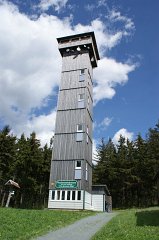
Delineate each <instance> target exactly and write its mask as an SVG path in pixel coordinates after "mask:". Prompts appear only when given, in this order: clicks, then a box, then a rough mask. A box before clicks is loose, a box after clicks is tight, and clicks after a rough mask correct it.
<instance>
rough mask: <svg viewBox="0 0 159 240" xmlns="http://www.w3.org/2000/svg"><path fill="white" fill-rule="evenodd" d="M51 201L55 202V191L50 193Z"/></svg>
mask: <svg viewBox="0 0 159 240" xmlns="http://www.w3.org/2000/svg"><path fill="white" fill-rule="evenodd" d="M52 200H55V191H52Z"/></svg>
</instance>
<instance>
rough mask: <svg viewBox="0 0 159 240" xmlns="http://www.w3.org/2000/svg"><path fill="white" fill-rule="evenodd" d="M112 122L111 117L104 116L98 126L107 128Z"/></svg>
mask: <svg viewBox="0 0 159 240" xmlns="http://www.w3.org/2000/svg"><path fill="white" fill-rule="evenodd" d="M111 122H112V118H109V117H105V118H104V119H103V121H102V122H101V123H100V124H98V127H102V128H107V127H108V126H109V125H110V124H111Z"/></svg>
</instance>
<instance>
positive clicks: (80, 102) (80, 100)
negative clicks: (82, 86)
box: [78, 93, 84, 108]
mask: <svg viewBox="0 0 159 240" xmlns="http://www.w3.org/2000/svg"><path fill="white" fill-rule="evenodd" d="M78 108H84V93H81V94H79V95H78Z"/></svg>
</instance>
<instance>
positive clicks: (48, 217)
mask: <svg viewBox="0 0 159 240" xmlns="http://www.w3.org/2000/svg"><path fill="white" fill-rule="evenodd" d="M93 214H95V213H92V212H89V211H58V210H56V211H53V210H24V209H13V208H0V239H2V240H7V239H12V240H14V239H16V240H25V239H32V237H36V236H40V235H43V234H45V233H46V232H48V231H49V230H55V229H58V228H61V227H63V226H66V225H68V224H71V223H73V222H75V221H76V220H79V219H81V218H83V217H87V216H90V215H93Z"/></svg>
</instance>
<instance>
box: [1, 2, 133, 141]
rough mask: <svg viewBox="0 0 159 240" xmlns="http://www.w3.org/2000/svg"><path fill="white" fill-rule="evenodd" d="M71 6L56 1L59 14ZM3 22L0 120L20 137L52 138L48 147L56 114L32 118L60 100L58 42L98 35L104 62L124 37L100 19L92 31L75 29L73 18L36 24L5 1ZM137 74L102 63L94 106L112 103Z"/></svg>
mask: <svg viewBox="0 0 159 240" xmlns="http://www.w3.org/2000/svg"><path fill="white" fill-rule="evenodd" d="M44 2H45V3H46V4H47V3H48V4H49V3H51V1H43V3H44ZM66 2H67V1H52V3H53V4H54V6H55V7H56V9H57V10H58V6H59V9H60V6H61V7H62V6H64V5H65V4H66ZM41 3H42V1H41ZM56 4H57V5H56ZM60 4H61V5H60ZM48 6H49V5H48ZM0 18H1V21H0V33H1V34H0V52H1V54H0V118H1V119H3V121H4V122H5V123H6V124H9V125H10V126H11V127H12V128H13V130H14V132H15V133H17V134H20V133H22V132H25V133H26V134H28V133H30V131H33V130H34V131H36V132H37V134H38V136H40V137H41V138H42V139H44V138H47V136H48V141H49V140H50V136H51V135H52V129H53V128H54V127H53V126H54V117H55V113H54V114H53V113H50V114H48V115H46V116H45V115H42V116H41V115H39V116H36V117H32V115H31V113H33V112H34V110H35V109H37V108H38V109H40V108H42V107H44V106H45V105H47V99H48V97H49V96H51V97H52V95H53V94H55V89H56V87H57V86H58V84H59V80H60V71H61V56H60V54H59V52H58V47H57V41H56V38H57V37H60V36H65V35H71V34H76V33H81V32H86V31H92V30H94V31H95V34H96V38H97V44H98V47H99V51H100V55H101V56H102V55H103V53H104V51H105V49H110V48H112V47H114V46H115V45H117V44H118V43H119V41H120V39H121V38H122V37H123V34H122V33H120V31H117V32H116V33H114V34H110V33H109V32H108V31H107V29H106V28H105V25H104V23H103V22H102V21H101V20H100V19H95V20H94V21H92V22H91V23H90V25H82V24H77V25H75V26H72V22H71V18H69V17H68V18H65V19H59V18H58V17H56V16H53V15H51V16H49V15H46V14H45V15H40V16H39V17H38V18H36V19H31V18H30V17H28V16H27V15H25V14H22V13H20V12H19V10H18V8H16V7H15V6H14V5H13V4H11V3H7V2H5V1H0ZM134 69H135V66H134V65H133V64H131V65H128V64H122V63H118V62H116V61H115V60H113V59H107V58H103V59H101V60H100V61H99V67H98V68H97V70H96V71H95V83H96V86H95V88H94V98H95V102H96V103H97V102H98V101H100V100H102V99H105V98H112V97H113V96H114V94H115V90H114V87H115V86H116V84H123V83H125V82H127V81H128V74H129V72H131V71H133V70H134ZM99 76H100V77H99ZM52 114H53V115H52ZM51 116H52V117H53V120H52V121H53V123H52V125H51V124H50V122H51ZM30 119H31V120H30ZM45 120H46V122H48V128H47V129H46V127H43V124H44V126H45ZM42 123H43V124H42ZM39 126H41V127H40V128H39ZM40 129H41V130H40ZM49 129H50V130H49Z"/></svg>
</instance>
